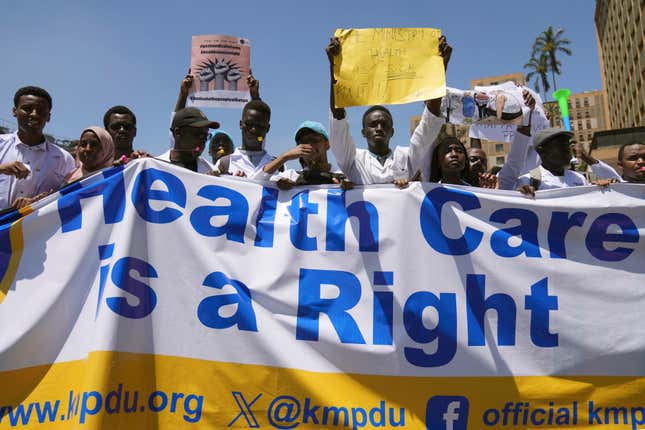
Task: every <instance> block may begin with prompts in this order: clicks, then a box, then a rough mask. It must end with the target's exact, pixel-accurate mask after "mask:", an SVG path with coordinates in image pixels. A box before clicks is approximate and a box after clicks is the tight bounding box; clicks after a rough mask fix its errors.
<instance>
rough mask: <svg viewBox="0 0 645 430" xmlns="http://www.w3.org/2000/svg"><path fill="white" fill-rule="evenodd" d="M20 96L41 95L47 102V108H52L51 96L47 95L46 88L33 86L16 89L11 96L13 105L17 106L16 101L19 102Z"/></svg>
mask: <svg viewBox="0 0 645 430" xmlns="http://www.w3.org/2000/svg"><path fill="white" fill-rule="evenodd" d="M22 96H36V97H42V98H44V99H45V100H47V104H49V110H51V109H52V96H50V95H49V93H48V92H47V90H44V89H42V88H40V87H34V86H28V87H22V88H20V89H18V91H16V94H14V96H13V105H14V107H18V102H20V97H22Z"/></svg>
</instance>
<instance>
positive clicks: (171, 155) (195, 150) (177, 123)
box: [157, 107, 219, 173]
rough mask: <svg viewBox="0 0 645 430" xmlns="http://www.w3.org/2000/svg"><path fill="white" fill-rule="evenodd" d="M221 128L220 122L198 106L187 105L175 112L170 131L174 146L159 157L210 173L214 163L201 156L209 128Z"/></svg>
mask: <svg viewBox="0 0 645 430" xmlns="http://www.w3.org/2000/svg"><path fill="white" fill-rule="evenodd" d="M213 128H219V123H218V122H215V121H211V120H209V119H208V118H206V115H204V113H203V112H202V111H201V110H199V109H197V108H196V107H187V108H183V109H180V110H178V111H177V112H175V114H174V116H173V119H172V124H171V125H170V132H171V133H172V137H173V139H174V144H173V148H172V149H171V150H169V151H166V152H165V153H163V154H161V155H160V156H158V157H157V158H158V159H160V160H164V161H168V162H170V163H171V164H175V165H177V166H181V167H184V168H186V169H189V170H192V171H193V172H197V173H209V172H210V171H211V170H212V165H211V164H210V163H209V162H208V161H207V160H206V159H204V158H203V157H201V155H202V152H204V148H205V147H206V140H207V139H208V129H213Z"/></svg>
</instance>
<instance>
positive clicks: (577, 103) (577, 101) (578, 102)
mask: <svg viewBox="0 0 645 430" xmlns="http://www.w3.org/2000/svg"><path fill="white" fill-rule="evenodd" d="M576 108H578V109H580V100H579V99H576Z"/></svg>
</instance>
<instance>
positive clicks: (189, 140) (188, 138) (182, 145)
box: [174, 126, 208, 158]
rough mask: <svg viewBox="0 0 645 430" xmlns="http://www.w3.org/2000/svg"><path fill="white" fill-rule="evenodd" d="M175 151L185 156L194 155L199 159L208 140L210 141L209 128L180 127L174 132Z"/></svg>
mask: <svg viewBox="0 0 645 430" xmlns="http://www.w3.org/2000/svg"><path fill="white" fill-rule="evenodd" d="M174 135H175V150H178V151H180V152H181V153H182V154H183V155H190V154H192V157H193V158H197V157H199V156H200V155H201V153H202V152H203V151H204V145H206V139H208V127H191V126H184V127H179V128H178V129H176V130H175V132H174Z"/></svg>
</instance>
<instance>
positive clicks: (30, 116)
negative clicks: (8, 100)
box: [13, 95, 50, 134]
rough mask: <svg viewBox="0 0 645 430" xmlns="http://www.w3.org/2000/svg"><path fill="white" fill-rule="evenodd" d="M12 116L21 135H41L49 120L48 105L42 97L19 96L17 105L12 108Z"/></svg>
mask: <svg viewBox="0 0 645 430" xmlns="http://www.w3.org/2000/svg"><path fill="white" fill-rule="evenodd" d="M13 116H14V117H15V118H16V121H17V122H18V129H19V130H20V131H22V132H23V133H29V134H42V132H43V129H44V128H45V124H47V122H48V121H49V118H50V108H49V103H47V100H45V99H44V98H43V97H38V96H32V95H25V96H20V98H19V99H18V105H17V106H14V108H13Z"/></svg>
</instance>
